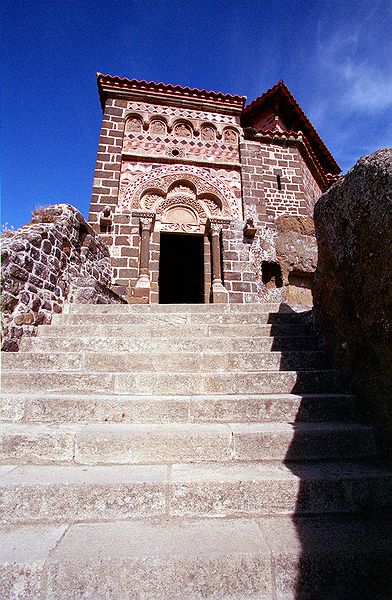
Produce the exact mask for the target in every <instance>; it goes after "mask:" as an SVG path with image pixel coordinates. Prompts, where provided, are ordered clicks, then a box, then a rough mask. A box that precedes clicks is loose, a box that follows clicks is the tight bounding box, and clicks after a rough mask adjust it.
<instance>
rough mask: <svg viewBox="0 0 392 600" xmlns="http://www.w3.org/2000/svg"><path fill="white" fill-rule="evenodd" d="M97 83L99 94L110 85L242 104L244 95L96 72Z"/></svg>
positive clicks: (244, 100)
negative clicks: (104, 87)
mask: <svg viewBox="0 0 392 600" xmlns="http://www.w3.org/2000/svg"><path fill="white" fill-rule="evenodd" d="M97 83H98V89H99V92H100V94H102V92H103V86H104V85H110V86H111V87H113V88H118V89H124V90H132V89H137V90H140V91H143V90H144V91H146V92H164V93H165V94H170V95H174V96H182V97H184V96H185V97H189V98H198V99H200V100H213V101H218V102H224V103H227V104H234V105H239V106H241V107H242V106H244V105H245V102H246V96H237V95H232V94H224V93H223V92H213V91H208V90H200V89H198V88H190V87H187V86H185V87H183V86H181V85H173V84H171V83H162V82H160V83H156V82H155V81H144V80H139V79H127V78H126V77H118V76H113V75H104V74H103V73H97Z"/></svg>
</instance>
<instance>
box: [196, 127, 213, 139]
mask: <svg viewBox="0 0 392 600" xmlns="http://www.w3.org/2000/svg"><path fill="white" fill-rule="evenodd" d="M200 136H201V139H202V140H204V141H206V142H214V141H215V130H214V128H213V127H203V129H202V130H201V132H200Z"/></svg>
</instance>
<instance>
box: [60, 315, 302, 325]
mask: <svg viewBox="0 0 392 600" xmlns="http://www.w3.org/2000/svg"><path fill="white" fill-rule="evenodd" d="M303 322H304V316H303V315H302V314H301V313H287V312H286V313H261V312H235V313H234V312H227V313H216V312H212V313H210V312H195V313H185V312H182V313H154V312H149V313H130V312H126V313H95V312H91V313H83V314H74V313H70V314H68V315H67V314H54V315H53V317H52V324H53V325H144V324H148V325H149V324H153V323H156V324H158V325H165V324H168V325H200V324H201V325H205V324H212V325H214V324H215V325H230V324H235V325H253V324H255V325H265V324H275V323H276V324H278V323H281V324H292V323H294V324H295V323H303Z"/></svg>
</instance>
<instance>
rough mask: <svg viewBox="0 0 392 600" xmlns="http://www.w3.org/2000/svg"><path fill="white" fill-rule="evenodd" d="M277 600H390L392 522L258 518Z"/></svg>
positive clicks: (355, 519)
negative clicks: (326, 599) (267, 549)
mask: <svg viewBox="0 0 392 600" xmlns="http://www.w3.org/2000/svg"><path fill="white" fill-rule="evenodd" d="M259 525H260V528H261V532H262V534H263V537H264V539H265V540H266V542H267V545H268V547H269V549H270V551H271V560H272V562H273V565H274V574H275V593H276V596H275V598H277V599H278V600H298V599H299V598H301V599H302V598H304V599H305V598H306V599H309V600H310V599H312V600H313V599H315V598H317V599H318V598H328V599H331V600H335V599H339V600H352V599H353V598H361V600H362V599H363V600H374V599H376V598H377V599H384V598H385V599H387V598H390V597H391V590H392V531H391V525H390V522H389V521H388V523H385V522H384V523H383V520H377V519H372V518H368V519H367V520H362V519H359V518H355V517H340V518H339V517H329V518H327V519H326V518H323V517H322V516H319V517H316V518H315V517H308V518H307V517H300V516H297V517H295V518H288V517H277V518H274V519H260V521H259Z"/></svg>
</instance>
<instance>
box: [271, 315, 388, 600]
mask: <svg viewBox="0 0 392 600" xmlns="http://www.w3.org/2000/svg"><path fill="white" fill-rule="evenodd" d="M278 312H279V313H286V314H291V313H295V311H293V310H292V309H291V307H290V306H289V305H287V304H281V306H280V307H279V311H278ZM297 314H298V313H297ZM271 318H272V317H271ZM298 319H299V321H302V322H303V323H305V324H306V325H307V327H309V333H312V329H313V328H312V311H311V310H310V311H307V312H304V313H302V314H301V315H300V316H299V317H298ZM271 335H274V334H273V332H271ZM313 335H314V334H313ZM314 337H315V336H314ZM313 347H314V349H321V348H320V346H318V344H317V343H316V344H315V345H314V346H313ZM297 349H298V350H300V348H297ZM310 349H311V347H309V350H310ZM272 350H277V351H280V352H282V358H281V362H280V370H281V371H287V370H296V371H297V379H296V382H295V384H294V385H293V389H292V390H291V393H293V394H297V395H299V396H300V397H301V396H303V397H301V400H300V403H299V406H298V410H297V413H296V415H295V418H294V419H293V421H292V426H293V429H294V432H293V437H292V440H291V443H290V445H289V447H288V449H287V452H286V456H285V459H284V464H285V465H286V467H288V468H289V469H290V471H291V472H292V473H293V474H294V475H295V476H296V477H297V478H298V479H299V487H298V493H297V498H296V506H295V510H294V513H293V514H292V515H291V527H287V519H286V521H285V520H284V519H282V520H281V523H283V524H285V525H286V531H285V533H284V535H283V536H282V534H281V531H282V528H281V527H280V528H279V527H277V528H276V530H275V531H274V530H273V527H272V529H271V532H272V533H271V532H270V533H271V541H272V546H273V548H274V549H273V555H274V557H273V563H274V568H275V577H276V598H278V599H279V600H280V599H282V600H283V599H284V600H321V599H322V600H392V551H391V550H392V544H391V542H390V540H391V539H392V523H391V520H389V521H388V522H387V523H381V522H380V520H379V519H377V517H376V516H375V514H374V511H366V508H367V507H366V506H364V507H362V511H361V513H360V514H357V515H356V516H355V515H354V514H352V513H350V499H349V498H347V491H346V490H345V489H344V488H343V485H342V482H340V484H339V480H338V477H339V476H338V475H337V479H335V480H333V481H331V483H330V486H329V489H328V494H329V498H330V502H331V506H330V510H328V506H326V505H325V500H324V499H323V498H321V496H325V489H324V490H322V489H321V488H323V486H322V485H321V486H320V484H319V483H318V482H317V481H314V482H313V483H312V485H309V481H308V482H307V483H306V482H305V478H304V471H305V470H304V465H305V464H307V465H309V464H314V465H315V466H317V465H319V464H320V461H319V462H318V463H317V460H313V461H309V460H306V458H304V457H306V453H307V449H308V447H309V440H308V439H307V437H308V436H307V435H306V430H305V431H304V428H303V427H304V426H303V424H304V423H312V422H313V423H317V422H318V423H321V422H325V421H329V422H330V423H333V422H345V421H346V422H348V421H351V420H352V419H353V416H354V406H353V403H350V402H349V403H348V404H347V405H346V404H345V403H344V402H342V403H340V404H339V403H338V402H335V403H334V405H333V406H331V405H329V403H328V404H327V403H326V402H325V400H324V401H323V400H319V401H318V402H317V401H316V402H315V400H314V399H312V396H313V397H315V396H317V394H318V393H320V392H324V393H328V392H330V393H337V392H339V391H341V384H340V382H339V381H338V380H335V384H333V385H332V389H328V387H329V386H328V382H327V379H326V378H325V377H324V378H323V377H322V376H320V377H315V379H314V382H313V383H312V386H313V387H312V388H311V390H310V393H307V392H309V388H308V386H309V380H307V378H306V377H305V376H304V373H303V372H301V371H300V370H299V369H298V370H297V369H292V368H290V366H291V365H290V359H289V358H288V355H287V354H286V350H282V344H281V343H280V342H279V340H277V341H276V343H275V342H273V345H272ZM326 368H327V369H328V368H331V367H330V365H328V363H327V364H326ZM320 384H321V386H320ZM320 387H321V389H320ZM331 411H332V412H331ZM305 427H306V426H305ZM311 445H312V444H310V446H311ZM327 447H328V443H327ZM301 457H302V458H301ZM336 458H337V459H338V460H339V457H338V456H336ZM337 464H338V461H337ZM332 468H333V467H332ZM353 495H355V491H354V490H353V489H352V490H351V496H353ZM336 500H338V501H337V505H339V504H340V505H341V507H342V510H341V511H340V512H334V511H335V509H336V504H335V502H336ZM345 502H347V509H346V511H347V512H346V511H345V510H343V505H344V503H345ZM320 507H321V509H320ZM372 513H373V514H372ZM277 519H278V520H279V519H280V517H277ZM279 534H280V539H279ZM274 535H276V537H275V538H274ZM383 539H385V541H386V546H385V548H382V547H381V548H380V543H379V542H380V540H383ZM372 541H373V542H374V544H373V546H374V547H375V544H376V543H377V548H378V551H377V552H371V554H369V548H371V547H372ZM381 546H382V544H381ZM388 550H389V558H388V559H387V560H386V557H388Z"/></svg>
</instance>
